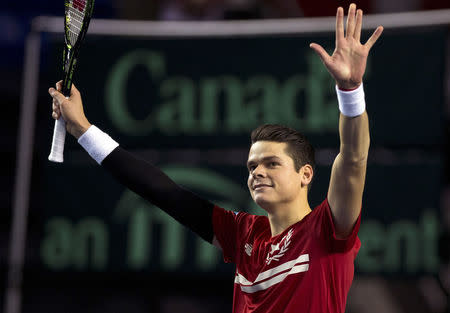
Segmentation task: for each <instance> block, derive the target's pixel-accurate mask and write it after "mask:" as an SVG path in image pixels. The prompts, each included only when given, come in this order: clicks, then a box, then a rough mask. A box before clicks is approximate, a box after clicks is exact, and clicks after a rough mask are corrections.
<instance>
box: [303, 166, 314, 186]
mask: <svg viewBox="0 0 450 313" xmlns="http://www.w3.org/2000/svg"><path fill="white" fill-rule="evenodd" d="M300 174H301V178H300V179H301V182H302V187H305V186H307V185H309V183H310V182H311V180H312V178H313V176H314V170H313V168H312V166H311V165H309V164H305V165H303V166H302V168H301V169H300Z"/></svg>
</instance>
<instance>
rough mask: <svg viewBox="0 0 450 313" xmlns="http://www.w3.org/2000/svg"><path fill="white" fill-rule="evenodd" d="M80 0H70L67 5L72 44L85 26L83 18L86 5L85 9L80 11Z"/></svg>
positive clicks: (68, 28)
mask: <svg viewBox="0 0 450 313" xmlns="http://www.w3.org/2000/svg"><path fill="white" fill-rule="evenodd" d="M77 2H79V1H75V6H76V7H74V1H70V4H69V6H67V12H66V18H67V30H68V33H69V41H70V44H71V45H74V44H75V42H76V41H77V38H78V35H79V34H80V31H81V28H82V26H83V19H84V13H85V6H83V11H81V12H80V4H79V3H77Z"/></svg>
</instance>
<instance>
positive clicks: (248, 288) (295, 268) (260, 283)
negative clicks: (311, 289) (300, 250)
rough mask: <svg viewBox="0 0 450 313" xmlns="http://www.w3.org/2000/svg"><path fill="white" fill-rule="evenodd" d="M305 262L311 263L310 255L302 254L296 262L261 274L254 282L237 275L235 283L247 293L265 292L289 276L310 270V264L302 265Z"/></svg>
mask: <svg viewBox="0 0 450 313" xmlns="http://www.w3.org/2000/svg"><path fill="white" fill-rule="evenodd" d="M304 262H309V254H302V255H300V256H299V257H298V258H297V259H295V260H291V261H288V262H286V263H283V264H281V265H279V266H276V267H274V268H271V269H269V270H267V271H264V272H262V273H260V274H259V275H258V277H256V280H255V281H254V282H250V281H249V280H248V279H247V278H245V277H244V276H243V275H242V274H239V273H236V277H235V279H234V282H235V283H236V284H239V285H241V290H242V291H244V292H247V293H254V292H257V291H260V290H265V289H267V288H269V287H271V286H273V285H276V284H278V283H280V282H282V281H283V280H284V279H285V278H286V277H287V276H288V275H291V274H296V273H301V272H306V271H307V270H308V269H309V264H308V263H306V264H300V263H304Z"/></svg>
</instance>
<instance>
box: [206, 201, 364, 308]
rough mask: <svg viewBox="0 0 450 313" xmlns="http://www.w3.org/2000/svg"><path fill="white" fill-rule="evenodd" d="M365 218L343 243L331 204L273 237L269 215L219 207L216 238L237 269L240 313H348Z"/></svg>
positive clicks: (216, 209)
mask: <svg viewBox="0 0 450 313" xmlns="http://www.w3.org/2000/svg"><path fill="white" fill-rule="evenodd" d="M360 223H361V214H360V215H359V217H358V220H357V222H356V224H355V226H354V228H353V231H352V233H351V234H350V235H349V236H348V237H347V238H346V239H338V238H336V235H335V228H334V223H333V219H332V216H331V210H330V206H329V204H328V201H327V200H326V199H325V200H324V201H323V202H322V203H321V204H320V205H318V206H317V207H315V208H314V210H312V211H311V212H310V213H309V214H308V215H306V216H305V217H304V218H303V219H302V220H301V221H299V222H297V223H295V224H294V225H292V226H290V227H289V228H287V229H286V230H285V231H283V232H282V233H281V234H279V235H277V236H275V237H272V236H271V232H270V224H269V220H268V218H267V217H266V216H258V215H250V214H247V213H243V212H239V213H237V212H232V211H227V210H224V209H222V208H220V207H218V206H215V207H214V213H213V224H214V233H215V236H216V238H217V240H218V241H219V243H220V245H221V247H222V250H223V256H224V260H225V262H227V263H229V262H233V263H235V264H236V276H235V280H234V298H233V312H234V313H250V312H251V313H344V311H345V304H346V300H347V293H348V291H349V289H350V286H351V284H352V280H353V273H354V260H355V257H356V254H357V253H358V251H359V248H360V247H361V242H360V240H359V238H358V236H357V234H358V230H359V226H360Z"/></svg>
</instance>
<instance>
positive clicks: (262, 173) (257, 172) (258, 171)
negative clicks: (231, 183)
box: [252, 165, 266, 177]
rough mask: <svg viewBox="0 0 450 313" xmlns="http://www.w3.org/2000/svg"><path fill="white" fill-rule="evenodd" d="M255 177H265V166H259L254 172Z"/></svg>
mask: <svg viewBox="0 0 450 313" xmlns="http://www.w3.org/2000/svg"><path fill="white" fill-rule="evenodd" d="M252 175H253V177H264V176H265V175H266V172H265V171H264V168H263V166H261V165H258V166H257V167H256V168H255V169H254V170H253V172H252Z"/></svg>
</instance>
